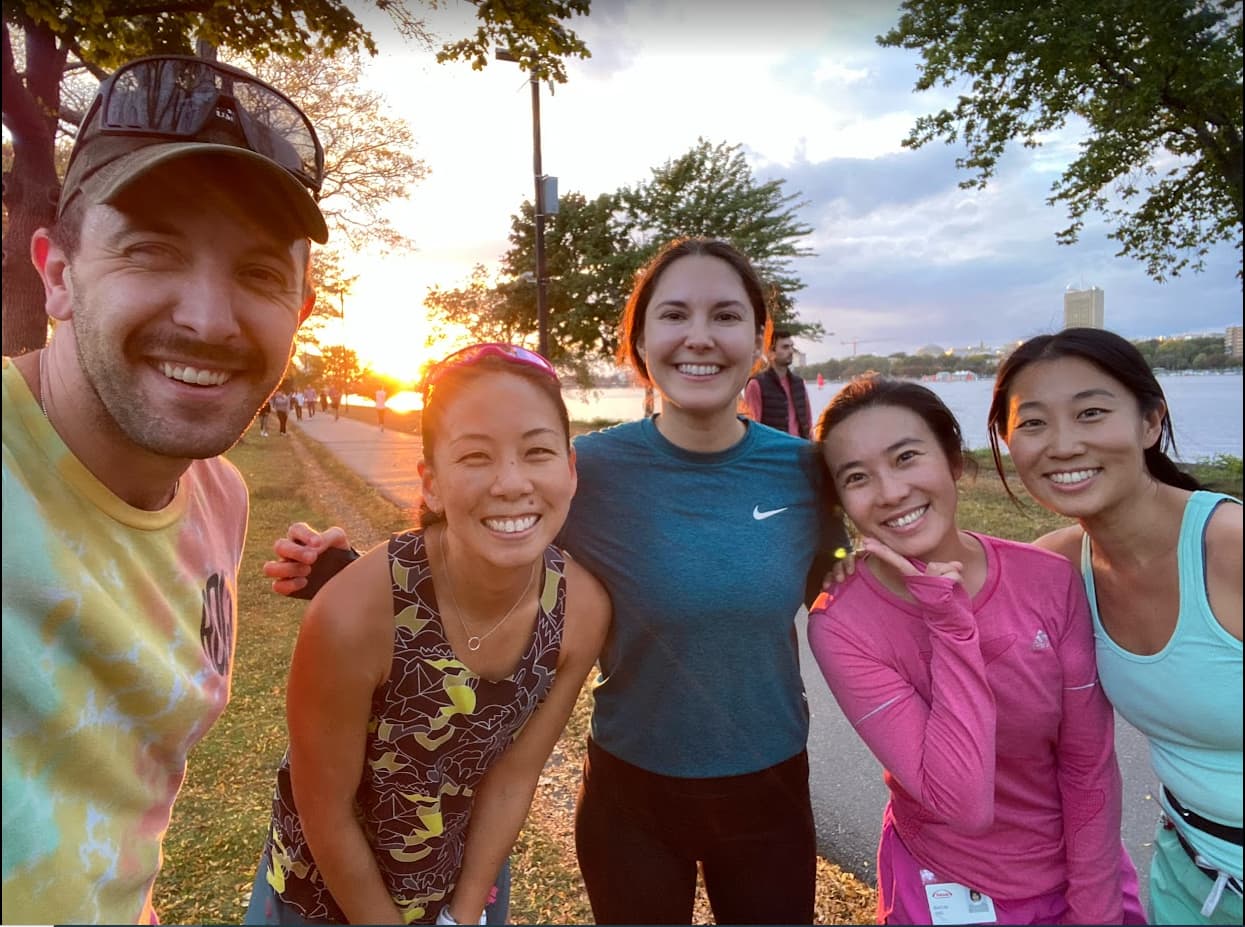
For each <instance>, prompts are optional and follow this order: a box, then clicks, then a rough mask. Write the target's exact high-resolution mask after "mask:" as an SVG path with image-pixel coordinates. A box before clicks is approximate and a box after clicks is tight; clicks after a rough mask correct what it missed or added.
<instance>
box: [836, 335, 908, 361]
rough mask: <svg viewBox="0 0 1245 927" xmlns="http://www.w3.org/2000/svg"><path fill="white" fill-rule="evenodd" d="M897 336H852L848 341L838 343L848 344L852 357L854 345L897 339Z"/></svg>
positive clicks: (854, 349)
mask: <svg viewBox="0 0 1245 927" xmlns="http://www.w3.org/2000/svg"><path fill="white" fill-rule="evenodd" d="M898 340H899V339H898V338H852V339H850V340H848V341H841V342H839V343H840V344H850V345H851V346H852V357H855V356H856V345H858V344H871V343H873V342H875V341H898Z"/></svg>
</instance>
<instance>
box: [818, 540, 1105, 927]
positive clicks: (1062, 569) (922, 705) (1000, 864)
mask: <svg viewBox="0 0 1245 927" xmlns="http://www.w3.org/2000/svg"><path fill="white" fill-rule="evenodd" d="M974 537H976V538H977V539H978V540H979V541H980V542H981V544H982V546H983V548H984V549H985V553H986V567H987V573H986V582H985V585H984V586H983V587H982V588H981V590H980V592H978V593H977V595H976V596H975V597H974V598H973V599H972V601H971V602H970V601H969V598H968V595H967V594H966V593H965V591H964V589H963V587H962V586H959V585H957V584H953V583H952V582H950V581H949V580H946V579H942V578H934V577H923V576H922V577H912V578H911V579H910V580H909V582H908V589H909V591H910V592H911V594H912V595H913V596H914V597H915V598H916V599H917V600H918V601H917V602H909V601H906V600H904V599H902V598H900V597H899V596H897V595H895V594H894V593H892V592H890V591H889V590H888V589H886V588H885V587H884V586H883V585H882V584H881V582H879V581H878V579H877V578H876V577H874V575H873V574H872V572H871V571H870V570H869V569H868V568H867V567H866V568H864V569H859V570H857V571H856V573H855V575H854V576H852V577H850V578H849V579H848V580H847V582H846V583H844V584H842V585H841V586H840V587H839V588H838V589H836V590H835V594H834V596H833V598H831V597H830V596H829V595H825V594H823V595H822V596H821V598H820V599H819V600H818V601H817V603H816V604H815V605H814V607H813V611H812V612H811V614H810V616H809V628H808V637H809V643H810V645H811V646H812V650H813V654H814V655H815V656H816V658H817V662H818V664H819V665H820V666H821V670H822V673H823V674H824V675H825V677H826V681H827V682H828V683H829V684H830V689H831V691H833V693H834V697H835V699H837V700H838V703H839V706H840V707H841V708H842V709H843V712H844V714H845V715H846V716H847V718H848V720H849V721H850V722H851V723H852V725H853V727H855V728H856V731H857V732H858V733H859V734H860V736H861V737H862V738H864V741H865V743H866V744H868V746H869V749H870V750H872V751H873V753H874V755H875V756H877V758H878V760H879V761H881V763H882V765H883V766H884V767H885V780H886V784H887V786H888V787H889V789H890V792H891V799H890V808H891V811H892V814H893V816H894V821H895V827H896V830H897V832H898V834H899V836H900V838H901V839H902V840H903V843H904V845H905V847H906V848H907V849H908V851H909V852H910V853H911V855H912V856H913V857H914V858H915V859H917V860H918V861H919V862H921V863H922V864H923V865H925V866H928V867H929V868H930V869H934V870H937V871H938V872H939V873H946V874H948V875H949V876H950V877H951V878H953V879H954V880H955V881H957V882H961V883H963V884H965V885H969V886H972V887H974V888H977V889H979V890H981V891H984V892H985V893H986V894H988V895H991V896H993V897H995V898H999V899H1022V898H1031V897H1034V896H1037V895H1042V894H1046V893H1049V892H1055V891H1064V892H1065V894H1066V899H1067V903H1068V906H1069V909H1070V911H1069V913H1070V915H1071V920H1070V921H1069V922H1070V923H1082V924H1111V923H1115V924H1118V923H1120V920H1121V917H1122V898H1121V886H1120V854H1121V846H1120V804H1121V780H1120V773H1119V768H1118V766H1117V765H1116V761H1115V736H1114V719H1113V716H1112V712H1111V706H1110V705H1109V704H1108V702H1107V699H1106V697H1105V696H1104V695H1103V692H1102V689H1101V687H1100V686H1099V685H1098V678H1097V672H1096V669H1095V665H1094V642H1093V633H1092V627H1091V625H1090V620H1089V611H1088V606H1087V604H1086V600H1085V592H1084V589H1083V588H1082V584H1081V581H1080V578H1079V577H1078V576H1077V575H1076V572H1075V570H1073V568H1072V566H1071V564H1069V563H1068V562H1067V561H1066V560H1065V559H1063V558H1062V557H1059V556H1056V555H1055V554H1051V553H1048V552H1046V551H1042V550H1038V549H1037V548H1035V547H1032V546H1030V545H1027V544H1018V543H1015V542H1011V541H1004V540H1000V539H998V538H992V537H987V536H983V535H974ZM882 875H883V874H882V873H879V884H881V882H882Z"/></svg>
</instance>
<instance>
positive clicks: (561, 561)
mask: <svg viewBox="0 0 1245 927" xmlns="http://www.w3.org/2000/svg"><path fill="white" fill-rule="evenodd" d="M422 432H423V445H424V460H423V461H422V462H421V464H420V475H421V478H422V481H423V496H424V507H423V511H422V512H421V527H420V528H419V529H417V530H413V531H408V532H405V533H402V534H399V535H395V536H394V537H393V538H391V539H390V541H389V543H388V544H385V545H380V546H378V547H377V548H375V549H374V550H372V551H371V552H369V553H367V554H365V555H363V557H362V558H361V559H359V560H357V561H356V562H354V563H352V564H350V565H349V566H347V567H346V568H345V569H344V570H342V571H341V573H339V574H338V575H337V576H335V577H333V578H332V581H331V582H328V583H327V584H325V587H324V589H323V591H322V592H320V593H319V594H318V595H317V596H316V597H315V599H314V600H313V601H312V603H311V605H310V606H309V607H308V609H307V614H306V616H305V617H304V619H303V623H302V627H301V630H300V632H299V637H298V643H297V646H296V648H295V651H294V658H293V663H292V665H291V669H290V680H289V687H288V693H287V717H288V725H289V730H290V746H289V750H288V751H287V753H286V756H285V759H284V760H283V761H282V763H281V768H280V770H279V771H278V776H277V789H276V795H275V797H274V799H273V815H272V822H271V826H270V828H269V834H268V839H267V842H266V844H265V847H264V854H263V857H262V859H261V861H260V866H259V872H258V874H257V876H256V880H255V888H254V891H253V892H252V896H251V902H250V907H249V909H248V911H247V917H246V923H298V922H310V923H345V922H350V923H371V924H382V923H387V924H401V923H417V924H427V923H434V922H435V923H450V924H453V923H460V922H461V923H464V924H474V923H484V922H485V920H484V918H483V917H482V914H483V912H485V908H486V905H487V904H488V902H489V900H490V893H491V892H492V891H493V888H494V885H495V883H496V882H497V880H498V878H499V874H500V873H501V872H502V870H503V867H504V866H505V863H506V859H507V857H508V855H509V853H510V850H511V848H512V846H513V843H514V840H515V838H516V836H517V835H518V832H519V828H520V827H521V825H522V824H523V821H524V818H525V817H526V814H527V809H528V805H529V804H530V802H531V799H532V794H533V792H534V791H535V788H536V784H537V780H538V778H539V776H540V773H541V770H542V768H543V766H544V763H545V760H546V759H547V758H548V755H549V753H550V751H551V750H552V749H553V745H554V744H555V743H556V741H557V738H558V736H559V735H560V734H561V732H562V728H563V726H564V725H565V723H566V719H567V717H568V716H569V715H570V712H571V709H572V707H573V706H574V703H575V700H576V697H577V696H578V694H579V691H580V688H581V687H582V685H583V682H584V679H585V678H586V676H587V674H588V672H589V670H590V669H591V667H592V665H593V663H594V662H595V660H596V658H597V654H598V652H599V650H600V648H601V645H602V642H603V641H604V639H605V634H606V631H607V629H608V626H609V620H610V605H609V599H608V597H607V596H606V594H605V592H604V590H603V588H602V587H601V585H600V584H599V583H598V582H597V581H596V580H595V579H594V578H593V577H592V576H591V575H590V574H589V573H588V572H587V571H585V570H584V569H583V568H582V567H580V566H578V565H577V564H575V563H572V562H570V561H568V560H567V559H566V558H565V557H564V556H563V554H562V552H561V551H560V550H559V549H558V548H557V547H555V546H554V545H553V544H552V541H553V539H554V537H555V536H556V535H557V533H558V531H559V530H560V529H561V527H562V523H563V521H564V520H565V518H566V513H567V510H568V508H569V506H570V501H571V497H572V495H573V493H574V491H575V484H576V477H575V458H574V452H573V451H572V450H571V447H570V435H569V425H568V420H567V412H566V406H565V405H564V403H563V401H562V396H561V388H560V384H559V382H558V378H557V374H556V373H555V372H554V369H553V367H552V366H551V365H550V364H549V362H548V361H547V360H545V359H544V358H543V357H541V356H540V355H539V354H536V353H534V352H530V351H527V350H525V349H523V348H518V347H515V346H513V345H495V344H490V345H473V346H471V347H469V348H465V349H463V350H462V351H459V352H456V353H455V354H452V355H450V357H448V358H446V359H445V360H443V361H442V362H441V363H440V364H438V365H437V366H435V367H434V368H433V369H432V370H431V372H430V373H429V376H428V378H427V380H426V383H425V387H424V408H423V413H422ZM490 911H491V912H492V913H493V915H494V916H495V917H496V918H497V919H500V920H503V921H504V918H505V913H504V911H502V912H497V911H496V908H490Z"/></svg>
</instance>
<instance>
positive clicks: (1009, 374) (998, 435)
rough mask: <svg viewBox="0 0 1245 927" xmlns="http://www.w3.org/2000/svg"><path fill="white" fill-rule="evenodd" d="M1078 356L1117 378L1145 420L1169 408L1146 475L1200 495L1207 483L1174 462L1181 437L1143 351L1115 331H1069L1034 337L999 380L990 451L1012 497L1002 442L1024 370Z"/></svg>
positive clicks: (1018, 351) (1000, 373)
mask: <svg viewBox="0 0 1245 927" xmlns="http://www.w3.org/2000/svg"><path fill="white" fill-rule="evenodd" d="M1063 357H1075V358H1079V359H1080V360H1083V361H1086V362H1088V363H1090V364H1093V365H1094V366H1095V367H1097V368H1098V369H1099V370H1101V371H1102V372H1103V373H1105V374H1106V375H1107V376H1109V377H1111V379H1113V380H1116V381H1118V382H1119V383H1120V384H1121V385H1122V386H1123V387H1124V388H1125V389H1127V390H1128V391H1129V392H1130V393H1131V394H1132V396H1133V398H1134V399H1135V400H1137V405H1138V406H1139V407H1140V409H1141V414H1142V415H1149V414H1150V413H1152V412H1154V411H1155V410H1157V409H1159V408H1162V409H1163V419H1162V422H1161V423H1160V425H1159V439H1158V440H1157V441H1155V442H1154V444H1153V446H1151V447H1148V448H1146V450H1145V462H1146V470H1148V471H1149V473H1150V475H1151V476H1152V477H1154V479H1156V480H1158V481H1159V482H1160V483H1166V484H1167V485H1169V486H1175V487H1176V488H1178V489H1190V490H1197V489H1201V488H1202V484H1201V483H1199V482H1198V481H1197V480H1196V479H1194V478H1193V477H1192V476H1190V475H1189V474H1188V473H1185V472H1184V471H1183V470H1181V469H1180V467H1178V466H1177V465H1176V462H1175V461H1174V460H1173V459H1172V458H1173V457H1174V456H1175V455H1176V453H1177V452H1176V438H1175V436H1174V435H1173V433H1172V419H1171V413H1170V411H1169V410H1168V408H1167V397H1166V396H1164V395H1163V387H1161V386H1159V381H1158V379H1157V378H1156V377H1155V376H1154V371H1153V370H1151V369H1150V365H1149V364H1148V363H1146V359H1145V358H1144V357H1143V356H1142V354H1141V352H1140V351H1139V350H1137V346H1136V345H1135V344H1133V343H1132V342H1131V341H1129V340H1128V339H1127V338H1122V337H1120V336H1119V335H1117V334H1115V332H1109V331H1106V330H1104V329H1101V328H1065V329H1064V330H1063V331H1061V332H1058V333H1057V334H1054V335H1038V336H1037V337H1036V338H1030V339H1029V340H1028V341H1026V342H1025V343H1024V344H1022V345H1021V346H1020V347H1018V348H1017V349H1016V350H1015V351H1013V352H1012V353H1011V354H1010V355H1009V356H1008V358H1007V359H1006V360H1004V361H1003V363H1001V364H1000V365H999V369H998V373H997V374H996V375H995V378H994V395H993V396H992V397H991V400H990V414H989V417H988V418H987V423H988V427H989V434H990V452H991V454H992V455H993V457H994V468H995V469H996V470H997V471H998V473H999V478H1000V479H1001V480H1002V481H1003V487H1004V488H1005V489H1006V490H1007V494H1008V495H1009V496H1011V497H1012V499H1013V500H1014V499H1016V494H1015V493H1013V492H1012V488H1011V486H1009V485H1008V484H1007V476H1006V474H1005V473H1004V472H1003V454H1002V450H1001V449H1000V447H999V441H1000V440H1003V441H1006V440H1007V407H1008V405H1009V403H1010V401H1011V389H1012V383H1013V382H1014V381H1015V379H1016V377H1017V375H1018V374H1019V373H1020V371H1022V370H1024V369H1025V368H1026V367H1028V366H1029V365H1030V364H1035V363H1037V362H1038V361H1049V360H1058V359H1060V358H1063Z"/></svg>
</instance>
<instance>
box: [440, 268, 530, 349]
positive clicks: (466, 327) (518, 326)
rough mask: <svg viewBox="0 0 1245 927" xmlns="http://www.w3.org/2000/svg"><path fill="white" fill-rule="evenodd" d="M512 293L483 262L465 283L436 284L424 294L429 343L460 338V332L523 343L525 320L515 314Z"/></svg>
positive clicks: (477, 337)
mask: <svg viewBox="0 0 1245 927" xmlns="http://www.w3.org/2000/svg"><path fill="white" fill-rule="evenodd" d="M515 285H517V284H515ZM508 296H509V293H508V287H507V285H506V284H498V283H496V282H495V281H494V280H493V278H492V276H491V275H490V274H489V272H488V269H487V268H486V267H485V266H484V265H483V264H477V265H476V266H475V267H474V268H472V271H471V279H470V280H469V281H468V282H467V284H466V285H465V286H462V287H458V288H456V289H448V290H446V289H442V288H441V287H439V286H435V287H433V288H432V289H431V290H429V291H428V295H427V296H426V297H424V306H425V307H426V309H427V310H428V326H429V328H428V337H427V345H429V346H431V345H434V344H439V343H441V342H444V341H453V340H457V336H458V334H459V333H460V332H464V333H465V334H466V336H467V338H469V339H470V340H471V341H502V342H508V343H509V342H514V343H519V342H522V341H523V328H524V321H525V320H523V319H521V318H519V317H518V316H517V315H516V314H515V312H514V310H515V305H514V304H512V303H511V302H510V300H509V299H508Z"/></svg>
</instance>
